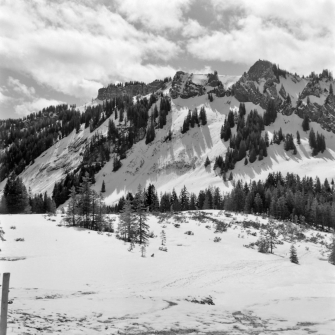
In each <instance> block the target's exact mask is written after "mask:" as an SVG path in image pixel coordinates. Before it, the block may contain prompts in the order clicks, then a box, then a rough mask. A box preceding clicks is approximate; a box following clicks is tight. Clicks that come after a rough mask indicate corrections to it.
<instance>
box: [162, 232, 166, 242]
mask: <svg viewBox="0 0 335 335" xmlns="http://www.w3.org/2000/svg"><path fill="white" fill-rule="evenodd" d="M161 240H162V245H165V244H166V234H165V231H164V230H162V231H161Z"/></svg>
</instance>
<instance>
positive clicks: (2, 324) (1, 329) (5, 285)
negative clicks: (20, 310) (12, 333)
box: [0, 272, 10, 335]
mask: <svg viewBox="0 0 335 335" xmlns="http://www.w3.org/2000/svg"><path fill="white" fill-rule="evenodd" d="M9 277H10V273H8V272H7V273H4V274H3V277H2V296H1V321H0V335H6V334H7V312H8V291H9Z"/></svg>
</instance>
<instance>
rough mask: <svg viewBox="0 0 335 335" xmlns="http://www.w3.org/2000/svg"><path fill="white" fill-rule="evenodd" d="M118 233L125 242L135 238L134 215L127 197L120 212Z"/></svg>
mask: <svg viewBox="0 0 335 335" xmlns="http://www.w3.org/2000/svg"><path fill="white" fill-rule="evenodd" d="M118 234H119V236H120V237H121V238H122V239H123V240H124V241H127V242H130V241H132V240H133V239H135V238H136V234H137V229H136V224H135V215H134V213H133V209H132V204H131V201H130V200H129V199H125V202H124V205H123V208H122V210H121V212H120V221H119V226H118Z"/></svg>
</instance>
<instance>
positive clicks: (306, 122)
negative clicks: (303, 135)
mask: <svg viewBox="0 0 335 335" xmlns="http://www.w3.org/2000/svg"><path fill="white" fill-rule="evenodd" d="M302 129H303V130H304V131H307V130H309V117H308V116H307V115H305V117H304V120H303V121H302Z"/></svg>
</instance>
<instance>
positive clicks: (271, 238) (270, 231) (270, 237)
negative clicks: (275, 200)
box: [265, 219, 278, 254]
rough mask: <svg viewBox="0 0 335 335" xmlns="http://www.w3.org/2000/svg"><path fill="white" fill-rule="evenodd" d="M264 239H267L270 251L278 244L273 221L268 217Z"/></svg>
mask: <svg viewBox="0 0 335 335" xmlns="http://www.w3.org/2000/svg"><path fill="white" fill-rule="evenodd" d="M265 240H266V241H267V243H268V245H269V248H270V253H271V254H272V253H273V249H275V248H276V244H278V236H277V233H276V226H275V222H274V221H273V220H272V219H269V221H268V224H267V226H266V231H265Z"/></svg>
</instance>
